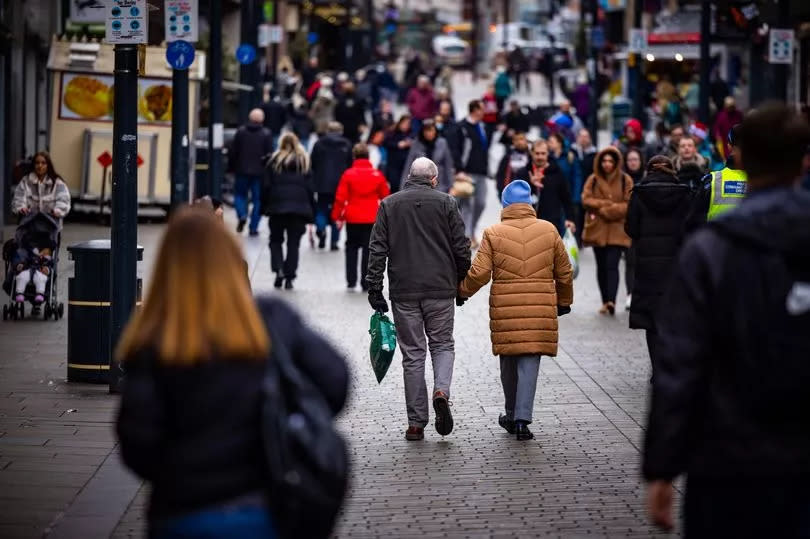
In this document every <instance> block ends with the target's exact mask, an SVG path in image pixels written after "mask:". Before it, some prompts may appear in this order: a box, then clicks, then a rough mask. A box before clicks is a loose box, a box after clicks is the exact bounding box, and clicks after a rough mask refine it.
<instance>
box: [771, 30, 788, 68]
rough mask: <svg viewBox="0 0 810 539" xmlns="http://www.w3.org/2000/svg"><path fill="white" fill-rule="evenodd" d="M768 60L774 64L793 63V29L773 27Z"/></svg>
mask: <svg viewBox="0 0 810 539" xmlns="http://www.w3.org/2000/svg"><path fill="white" fill-rule="evenodd" d="M768 62H770V63H772V64H792V63H793V30H788V29H784V28H772V29H771V34H770V39H769V40H768Z"/></svg>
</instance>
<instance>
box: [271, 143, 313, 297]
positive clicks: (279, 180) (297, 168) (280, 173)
mask: <svg viewBox="0 0 810 539" xmlns="http://www.w3.org/2000/svg"><path fill="white" fill-rule="evenodd" d="M262 200H263V201H264V213H265V215H268V216H269V217H270V265H271V267H272V269H273V273H275V274H276V280H275V283H274V286H275V287H276V288H281V285H282V284H283V285H284V288H285V289H287V290H292V288H293V281H294V280H295V278H296V276H297V272H298V248H299V246H300V244H301V236H303V235H304V232H306V229H307V223H311V222H312V221H313V217H314V215H315V186H314V184H313V181H312V173H311V172H310V164H309V156H308V155H307V152H306V150H305V149H304V147H303V146H302V145H301V143H300V142H299V141H298V137H296V136H295V135H294V134H292V133H285V134H284V135H283V136H282V137H281V140H279V144H278V150H277V151H276V153H274V154H273V156H272V157H271V158H270V162H269V164H268V165H267V173H266V174H265V181H264V194H263V196H262ZM285 237H286V239H287V255H286V257H285V256H284V239H285Z"/></svg>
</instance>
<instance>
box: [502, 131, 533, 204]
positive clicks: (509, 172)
mask: <svg viewBox="0 0 810 539" xmlns="http://www.w3.org/2000/svg"><path fill="white" fill-rule="evenodd" d="M511 138H512V144H511V146H509V147H508V149H507V150H506V152H505V153H504V154H503V157H502V158H501V162H500V163H498V172H497V173H496V174H495V187H496V188H497V189H498V199H499V200H500V198H501V195H503V190H504V189H506V186H507V185H509V184H510V183H511V182H512V180H515V179H520V180H524V181H525V178H518V177H517V176H516V174H517V173H518V172H520V171H521V170H523V169H525V168H526V167H527V166H528V165H529V163H530V162H531V152H529V142H528V140H527V139H526V133H523V132H521V131H516V132H514V133H512V137H511Z"/></svg>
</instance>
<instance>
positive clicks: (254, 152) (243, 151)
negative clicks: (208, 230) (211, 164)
mask: <svg viewBox="0 0 810 539" xmlns="http://www.w3.org/2000/svg"><path fill="white" fill-rule="evenodd" d="M264 119H265V117H264V111H262V109H253V110H251V111H250V115H249V117H248V122H247V123H246V124H245V125H243V126H242V127H240V128H239V129H237V131H236V134H235V135H234V137H233V141H232V142H231V147H230V149H229V152H228V168H229V169H231V170H233V172H234V173H235V174H236V181H235V183H234V186H233V206H234V208H235V209H236V215H237V217H238V219H239V222H238V224H237V225H236V232H237V233H239V234H241V233H242V231H243V230H244V229H245V223H247V218H248V194H250V198H251V199H252V202H253V209H252V210H251V212H250V223H249V224H248V230H249V233H250V235H251V236H258V235H259V222H260V221H261V219H262V202H261V193H262V176H263V175H264V164H265V160H266V159H267V157H268V156H269V155H270V154H271V153H273V135H272V134H271V133H270V131H269V130H268V129H267V128H266V127H264V125H263V123H264Z"/></svg>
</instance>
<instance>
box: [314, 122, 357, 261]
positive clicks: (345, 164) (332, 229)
mask: <svg viewBox="0 0 810 539" xmlns="http://www.w3.org/2000/svg"><path fill="white" fill-rule="evenodd" d="M311 158H312V159H311V162H312V178H313V181H314V182H315V191H316V192H317V193H318V199H317V206H316V211H315V228H316V232H317V235H318V248H319V249H324V248H326V228H327V227H329V246H330V249H331V250H332V251H337V250H338V241H339V239H340V230H338V227H337V225H336V224H335V222H334V221H332V220H331V219H330V215H331V214H332V203H333V202H334V201H335V192H336V191H337V187H338V183H339V182H340V176H341V175H342V174H343V172H344V171H345V170H346V169H347V168H349V166H351V164H352V145H351V143H350V142H349V141H348V139H346V137H344V136H343V126H342V125H341V124H340V123H339V122H330V123H329V127H328V130H327V133H326V135H324V136H322V137H321V138H319V139H318V141H317V142H316V143H315V145H314V146H313V147H312V154H311Z"/></svg>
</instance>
